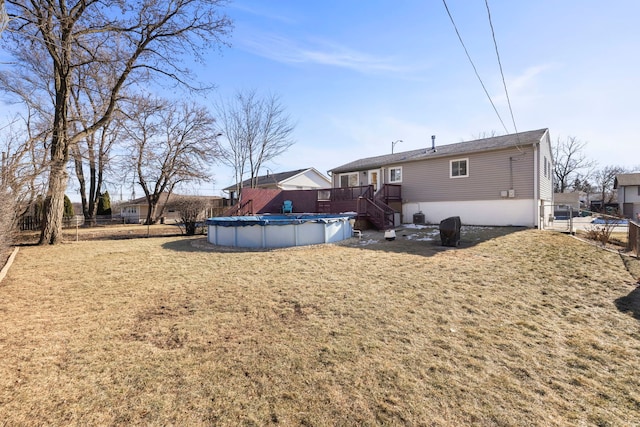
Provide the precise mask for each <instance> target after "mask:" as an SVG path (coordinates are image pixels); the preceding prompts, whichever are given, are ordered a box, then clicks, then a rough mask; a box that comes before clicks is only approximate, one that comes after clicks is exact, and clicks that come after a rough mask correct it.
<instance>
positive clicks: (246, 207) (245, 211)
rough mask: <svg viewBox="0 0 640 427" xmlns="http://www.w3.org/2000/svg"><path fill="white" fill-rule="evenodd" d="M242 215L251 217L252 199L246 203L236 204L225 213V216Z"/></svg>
mask: <svg viewBox="0 0 640 427" xmlns="http://www.w3.org/2000/svg"><path fill="white" fill-rule="evenodd" d="M243 215H253V199H249V200H247V201H246V202H238V203H236V204H235V205H234V206H232V207H231V208H229V210H228V211H226V212H225V216H243Z"/></svg>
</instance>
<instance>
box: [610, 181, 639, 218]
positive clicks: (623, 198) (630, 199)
mask: <svg viewBox="0 0 640 427" xmlns="http://www.w3.org/2000/svg"><path fill="white" fill-rule="evenodd" d="M613 188H614V189H617V190H618V206H619V207H618V211H619V212H620V213H622V215H623V216H624V217H625V218H632V219H635V220H638V221H640V172H636V173H621V174H618V175H616V179H615V181H614V182H613Z"/></svg>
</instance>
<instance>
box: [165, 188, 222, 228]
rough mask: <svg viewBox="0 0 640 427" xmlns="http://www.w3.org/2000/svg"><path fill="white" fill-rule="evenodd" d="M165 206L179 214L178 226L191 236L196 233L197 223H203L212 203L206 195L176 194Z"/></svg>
mask: <svg viewBox="0 0 640 427" xmlns="http://www.w3.org/2000/svg"><path fill="white" fill-rule="evenodd" d="M167 208H168V209H171V210H174V211H176V212H178V213H179V214H180V226H181V227H182V228H183V229H184V234H186V235H187V236H193V235H194V234H196V231H197V229H198V225H199V224H204V221H205V220H206V216H207V215H206V214H207V211H208V209H210V208H212V203H211V200H210V199H209V198H207V197H199V196H177V197H174V198H173V199H172V200H171V201H170V202H169V203H167ZM202 226H204V225H202Z"/></svg>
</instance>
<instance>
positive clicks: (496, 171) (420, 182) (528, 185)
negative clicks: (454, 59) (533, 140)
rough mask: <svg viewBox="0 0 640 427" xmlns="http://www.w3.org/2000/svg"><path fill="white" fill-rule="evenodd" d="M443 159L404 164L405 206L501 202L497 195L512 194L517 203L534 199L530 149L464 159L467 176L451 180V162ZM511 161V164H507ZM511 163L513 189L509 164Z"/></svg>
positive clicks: (505, 151)
mask: <svg viewBox="0 0 640 427" xmlns="http://www.w3.org/2000/svg"><path fill="white" fill-rule="evenodd" d="M456 158H461V156H459V155H458V156H451V157H443V158H439V159H430V160H426V161H418V162H410V163H405V164H403V165H402V166H403V175H404V176H403V182H402V198H403V199H404V201H405V202H417V201H425V202H426V201H428V202H442V201H453V200H455V201H471V200H500V199H504V197H501V195H500V192H501V191H505V190H510V189H511V188H513V189H514V190H515V198H516V199H532V198H534V189H533V170H534V166H533V151H532V148H531V146H528V147H526V148H525V147H522V148H521V151H519V150H518V149H515V148H514V149H506V150H497V151H489V152H484V153H476V154H469V155H465V156H464V158H468V159H469V163H468V165H467V167H468V172H469V176H468V177H464V178H450V171H449V167H450V160H453V159H456ZM510 158H513V161H510ZM510 162H512V163H513V187H511V185H510V173H509V163H510Z"/></svg>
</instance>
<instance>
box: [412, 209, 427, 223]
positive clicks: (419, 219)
mask: <svg viewBox="0 0 640 427" xmlns="http://www.w3.org/2000/svg"><path fill="white" fill-rule="evenodd" d="M413 223H414V224H424V214H423V213H422V211H420V212H418V213H414V214H413Z"/></svg>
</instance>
